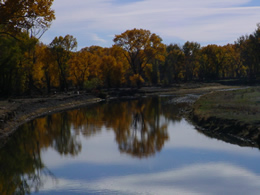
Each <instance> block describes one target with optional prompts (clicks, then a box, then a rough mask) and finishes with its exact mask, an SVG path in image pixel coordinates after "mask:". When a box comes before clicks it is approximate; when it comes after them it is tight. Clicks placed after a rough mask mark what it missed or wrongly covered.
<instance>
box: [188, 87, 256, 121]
mask: <svg viewBox="0 0 260 195" xmlns="http://www.w3.org/2000/svg"><path fill="white" fill-rule="evenodd" d="M193 108H194V114H195V115H196V116H197V117H199V118H204V119H208V118H209V117H215V118H219V119H228V120H236V121H239V122H241V123H245V124H259V123H260V87H252V88H247V89H241V90H234V91H218V92H214V93H210V94H207V95H204V96H202V97H201V98H200V99H199V100H198V101H197V102H196V103H195V104H194V106H193Z"/></svg>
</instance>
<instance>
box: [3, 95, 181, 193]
mask: <svg viewBox="0 0 260 195" xmlns="http://www.w3.org/2000/svg"><path fill="white" fill-rule="evenodd" d="M168 99H169V98H168ZM165 102H167V98H166V100H165V98H145V99H139V100H131V101H130V100H129V101H115V102H110V103H102V104H99V105H95V106H91V107H87V108H81V109H78V110H72V111H68V112H63V113H57V114H53V115H49V116H46V117H43V118H38V119H36V120H33V121H31V122H29V123H27V124H25V125H23V126H22V127H21V128H20V129H19V130H18V131H17V132H16V134H15V135H14V136H13V137H12V138H11V139H10V140H9V142H8V143H7V144H6V145H5V146H4V147H3V148H1V149H0V172H1V174H0V194H15V193H17V194H27V193H30V190H31V189H34V190H36V191H37V190H38V189H39V188H40V187H41V186H42V185H43V182H42V181H41V178H42V176H43V175H46V174H47V175H51V176H52V174H51V172H50V171H49V170H48V169H47V167H46V166H45V165H44V163H43V162H42V159H41V151H43V150H45V149H47V148H49V147H51V148H53V149H54V150H56V151H57V152H58V153H59V154H60V155H72V156H75V155H78V154H79V153H80V152H81V147H82V146H81V142H80V141H79V138H80V137H79V135H83V136H84V137H85V138H88V137H90V136H92V135H95V134H97V133H99V132H101V129H102V127H105V128H106V129H107V130H108V131H113V132H114V133H115V140H116V142H117V143H118V148H119V150H120V152H122V153H126V154H129V155H131V156H133V157H137V158H144V157H149V156H151V155H154V154H155V153H156V152H159V151H160V150H161V149H162V148H163V146H164V143H165V141H167V140H168V139H169V137H168V131H167V127H168V124H169V122H170V121H174V120H180V119H181V117H180V116H179V115H178V112H179V110H178V109H179V108H178V107H177V106H176V105H174V104H167V103H165Z"/></svg>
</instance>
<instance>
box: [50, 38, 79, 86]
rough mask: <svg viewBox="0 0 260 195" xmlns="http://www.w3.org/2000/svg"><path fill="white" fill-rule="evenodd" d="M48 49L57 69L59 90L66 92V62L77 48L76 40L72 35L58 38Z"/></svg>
mask: <svg viewBox="0 0 260 195" xmlns="http://www.w3.org/2000/svg"><path fill="white" fill-rule="evenodd" d="M49 47H50V49H51V50H52V55H53V57H54V59H55V61H56V64H57V66H58V69H59V79H60V89H61V90H62V91H64V90H68V74H69V73H68V60H69V59H70V54H71V52H72V51H73V50H76V48H77V40H76V38H74V37H73V36H72V35H66V36H65V37H62V36H59V37H55V38H54V39H53V41H52V42H51V43H50V46H49Z"/></svg>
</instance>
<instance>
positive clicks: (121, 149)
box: [0, 97, 260, 194]
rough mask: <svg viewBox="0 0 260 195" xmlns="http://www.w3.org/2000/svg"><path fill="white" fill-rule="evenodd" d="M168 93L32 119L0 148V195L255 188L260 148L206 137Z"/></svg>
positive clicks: (202, 191) (259, 173)
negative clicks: (191, 122) (188, 120)
mask: <svg viewBox="0 0 260 195" xmlns="http://www.w3.org/2000/svg"><path fill="white" fill-rule="evenodd" d="M172 99H173V97H160V98H144V99H140V100H131V101H121V102H110V103H101V104H97V105H93V106H91V107H87V108H81V109H77V110H72V111H68V112H63V113H58V114H53V115H50V116H46V117H43V118H39V119H36V120H33V121H31V122H29V123H27V124H25V125H23V126H22V127H20V129H19V130H18V131H17V132H16V134H15V135H14V136H13V137H12V139H10V141H9V142H8V144H7V145H6V146H5V147H4V148H2V149H0V171H1V172H0V194H13V193H15V192H17V194H22V193H29V192H31V193H32V194H259V193H260V177H259V176H260V152H259V150H258V149H254V148H248V147H247V148H246V147H244V148H243V147H239V146H236V145H231V144H228V143H225V142H223V141H219V140H216V139H211V138H208V137H206V136H205V135H203V134H201V133H199V132H198V131H197V130H196V129H195V128H194V126H193V125H191V124H190V123H189V122H187V121H186V120H185V119H183V118H182V117H181V116H180V115H179V112H180V110H181V109H182V106H184V105H182V106H181V105H179V106H177V105H175V104H174V103H172V102H173V101H172Z"/></svg>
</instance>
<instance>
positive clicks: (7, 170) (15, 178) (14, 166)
mask: <svg viewBox="0 0 260 195" xmlns="http://www.w3.org/2000/svg"><path fill="white" fill-rule="evenodd" d="M67 117H68V116H67V114H66V113H62V114H54V115H52V116H47V117H45V118H39V119H37V120H34V121H31V122H29V123H27V124H25V125H23V126H21V128H20V129H19V130H18V131H17V132H16V133H15V135H14V136H13V137H12V138H11V139H10V140H9V141H8V143H7V144H6V145H5V146H4V147H3V148H1V150H0V172H1V174H0V194H29V193H30V190H31V189H33V190H35V191H38V190H39V188H40V187H41V186H42V184H43V182H42V181H41V178H42V176H43V175H46V174H47V175H49V176H52V174H51V172H50V171H49V170H48V169H47V168H46V167H45V165H44V164H43V162H42V159H41V150H42V149H44V148H48V147H53V148H54V149H55V150H56V151H58V152H59V153H60V154H61V155H62V154H64V155H67V154H70V155H76V154H78V153H79V152H80V150H81V144H80V142H79V141H78V140H77V139H76V136H75V135H72V133H71V130H70V122H69V120H67Z"/></svg>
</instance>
